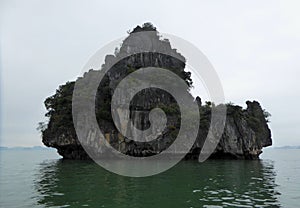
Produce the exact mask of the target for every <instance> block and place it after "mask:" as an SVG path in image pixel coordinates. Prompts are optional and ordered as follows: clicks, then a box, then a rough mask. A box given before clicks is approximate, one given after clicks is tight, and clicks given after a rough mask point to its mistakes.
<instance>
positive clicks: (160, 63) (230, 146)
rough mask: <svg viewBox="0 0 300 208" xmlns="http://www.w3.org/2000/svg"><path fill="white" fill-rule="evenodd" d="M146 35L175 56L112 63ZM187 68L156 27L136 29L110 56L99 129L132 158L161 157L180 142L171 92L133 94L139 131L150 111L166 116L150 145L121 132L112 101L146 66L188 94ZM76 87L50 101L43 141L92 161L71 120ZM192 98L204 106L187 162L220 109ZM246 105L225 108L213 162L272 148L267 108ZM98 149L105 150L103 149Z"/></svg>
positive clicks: (84, 80) (144, 55)
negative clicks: (175, 80)
mask: <svg viewBox="0 0 300 208" xmlns="http://www.w3.org/2000/svg"><path fill="white" fill-rule="evenodd" d="M141 31H150V32H151V34H152V35H151V37H149V40H150V42H151V45H159V47H161V48H164V50H166V51H168V52H170V53H171V54H172V56H169V55H166V54H162V53H156V52H140V53H136V54H134V55H130V56H122V57H124V58H122V59H121V61H118V62H117V63H116V64H113V65H112V64H111V63H113V62H114V60H115V59H116V58H117V57H119V56H121V55H122V54H123V55H124V54H126V53H127V52H128V50H134V48H133V47H132V46H131V41H132V39H134V35H133V34H134V33H138V32H141ZM185 64H186V63H185V58H184V56H183V55H181V54H180V53H178V52H177V51H176V49H174V48H172V47H171V44H170V42H169V41H168V40H166V39H161V37H160V36H159V33H158V32H157V30H156V28H155V27H154V26H153V25H152V24H151V23H145V24H144V25H142V26H137V27H136V28H134V29H133V30H132V31H131V32H129V35H128V37H127V38H126V39H125V40H124V41H123V43H122V45H121V46H120V48H116V51H115V54H114V55H107V56H106V58H105V63H104V64H103V65H102V68H105V67H108V68H110V69H109V71H108V73H106V74H105V75H104V78H103V79H102V81H101V83H100V84H99V87H98V90H97V95H96V102H95V108H96V109H95V114H96V118H97V122H98V125H99V128H100V130H101V131H102V132H103V134H104V135H105V139H106V140H107V141H108V142H109V144H110V145H111V146H112V147H113V148H115V149H116V150H118V151H119V152H122V153H123V154H127V155H130V156H135V157H146V156H151V155H155V154H158V153H160V152H161V151H163V150H164V149H166V148H167V147H168V146H169V145H170V144H171V143H172V142H173V141H174V139H176V136H177V134H178V130H179V127H180V110H179V107H178V105H177V103H176V100H175V99H174V97H173V96H172V95H171V94H169V93H168V92H165V91H163V90H161V89H158V88H150V89H144V90H142V91H140V92H139V93H137V94H136V95H135V96H134V98H133V100H132V102H131V104H130V109H131V111H130V118H131V119H132V121H133V124H134V125H135V126H136V127H137V128H138V129H140V130H145V129H148V128H149V126H150V124H149V123H150V121H149V112H150V111H151V109H153V108H157V107H158V108H160V109H162V110H163V111H164V112H165V114H166V116H167V123H166V128H165V129H164V130H163V133H162V134H160V135H159V136H158V138H157V139H156V140H153V141H151V142H136V141H132V140H130V139H128V138H126V137H124V136H123V135H122V134H120V133H119V132H118V130H117V128H116V126H115V124H114V121H113V119H112V116H111V99H112V95H113V93H114V89H115V87H116V86H117V85H118V83H120V81H121V80H122V79H123V78H124V77H126V76H127V75H128V74H130V73H132V72H134V71H136V70H138V69H140V68H145V67H160V68H163V69H167V70H170V71H172V72H173V73H175V74H177V75H178V76H179V77H180V78H182V79H183V80H184V81H185V82H186V84H187V88H186V89H183V90H185V91H186V92H187V93H189V89H190V87H192V85H193V82H192V79H191V73H190V72H188V71H185ZM98 73H102V72H101V71H98V70H93V69H91V70H90V71H89V72H87V73H85V74H84V76H83V77H80V78H78V79H77V80H76V82H80V83H81V84H83V85H88V83H89V81H90V80H91V79H93V77H95V76H96V75H97V74H98ZM74 86H75V82H67V83H66V84H64V85H62V86H59V88H58V89H57V91H56V93H55V94H54V95H53V96H50V97H48V98H47V99H46V100H45V107H46V109H47V111H48V112H47V113H46V115H45V116H46V117H47V118H48V121H47V123H40V130H41V132H42V141H43V143H44V144H45V145H46V146H48V147H53V148H56V149H57V151H58V153H59V154H60V155H61V156H63V158H66V159H89V158H90V157H89V155H88V154H87V153H86V151H85V150H84V148H83V147H82V145H81V143H80V142H79V140H78V138H77V135H76V131H75V128H74V120H73V116H72V96H73V90H74ZM181 90H182V89H181ZM189 96H190V98H191V99H193V100H194V102H196V103H197V105H198V107H199V114H200V125H199V131H198V135H197V138H196V141H195V143H194V145H193V146H192V148H191V149H190V151H189V153H188V154H187V155H186V156H185V158H186V159H197V158H198V156H199V153H200V152H201V149H202V147H203V144H204V141H205V139H206V137H207V134H208V130H209V126H210V120H211V111H212V108H215V107H216V106H215V105H214V103H212V102H205V103H202V101H201V98H200V97H196V98H193V96H192V95H191V94H189ZM246 104H247V108H246V109H243V108H242V107H240V106H237V105H234V104H231V103H229V104H226V107H227V116H226V123H225V127H224V131H223V134H222V136H221V139H220V141H219V143H218V145H217V147H216V149H215V150H214V152H213V154H211V156H210V158H231V159H258V158H259V155H260V154H261V153H262V148H263V147H267V146H270V145H272V139H271V131H270V129H269V127H268V117H269V116H270V114H269V113H268V112H267V111H265V110H263V109H262V107H261V105H260V104H259V103H258V102H257V101H247V102H246ZM87 119H88V118H87ZM88 133H89V132H88ZM88 133H87V134H88ZM187 136H188V135H187ZM94 139H95V138H93V140H94ZM99 148H100V149H101V147H99Z"/></svg>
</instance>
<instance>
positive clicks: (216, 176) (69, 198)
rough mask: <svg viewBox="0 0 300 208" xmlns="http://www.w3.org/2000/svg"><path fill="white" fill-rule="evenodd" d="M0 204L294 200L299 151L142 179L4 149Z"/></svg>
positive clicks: (299, 190) (183, 166)
mask: <svg viewBox="0 0 300 208" xmlns="http://www.w3.org/2000/svg"><path fill="white" fill-rule="evenodd" d="M0 157H1V163H0V168H1V172H0V174H1V181H0V207H3V208H10V207H13V208H17V207H22V208H23V207H25V208H26V207H112V208H118V207H129V208H139V207H143V208H147V207H149V208H150V207H151V208H152V207H172V208H176V207H187V208H191V207H299V205H300V150H281V149H266V150H265V152H264V153H263V155H262V159H261V160H259V161H241V160H208V161H206V162H204V163H198V162H197V161H182V162H180V163H179V164H177V165H176V166H175V167H173V168H171V169H170V170H168V171H166V172H164V173H162V174H159V175H155V176H151V177H146V178H130V177H123V176H119V175H116V174H113V173H110V172H108V171H106V170H105V169H103V168H101V167H99V166H98V165H96V164H95V163H93V162H88V161H68V160H62V159H60V158H59V156H58V155H57V154H56V152H55V151H49V150H1V151H0Z"/></svg>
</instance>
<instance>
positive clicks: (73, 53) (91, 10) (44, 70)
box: [0, 0, 300, 147]
mask: <svg viewBox="0 0 300 208" xmlns="http://www.w3.org/2000/svg"><path fill="white" fill-rule="evenodd" d="M299 11H300V2H299V1H276V0H274V1H273V0H272V1H271V0H266V1H258V0H254V1H238V0H236V1H229V0H225V1H218V2H217V1H198V0H191V1H179V0H168V1H159V0H151V1H147V2H146V1H137V0H132V1H118V2H117V1H95V0H91V1H78V0H64V1H59V0H51V1H50V0H45V1H38V0H29V1H21V0H19V1H16V0H2V1H1V3H0V14H1V16H0V18H1V24H0V25H1V28H0V37H1V39H0V41H1V42H0V46H1V51H0V63H1V65H0V67H1V72H0V73H1V141H0V145H1V146H9V147H11V146H36V145H42V142H41V136H40V133H39V132H38V131H37V130H36V127H37V124H38V122H40V121H45V120H46V118H45V117H44V114H45V112H46V110H45V108H44V104H43V102H44V100H45V98H46V97H48V96H50V95H53V94H54V93H55V90H56V89H57V88H58V86H59V85H61V84H64V83H65V82H67V81H70V80H75V79H76V77H77V76H78V75H79V74H80V72H81V70H82V68H83V66H84V65H85V64H86V62H87V61H88V59H89V58H90V57H91V56H92V55H93V54H94V53H95V52H96V51H97V50H98V49H99V48H101V47H102V46H104V45H105V44H107V43H109V42H111V41H112V40H115V39H117V38H120V37H122V36H124V35H126V34H127V33H126V31H128V30H130V29H133V28H134V27H135V26H136V25H138V24H139V25H141V24H143V23H144V22H152V23H153V24H154V26H156V27H157V29H158V31H159V32H162V33H169V34H173V35H176V36H179V37H181V38H183V39H185V40H187V41H189V42H191V43H193V44H194V45H195V46H197V47H198V48H199V49H200V50H201V51H202V52H203V53H204V54H205V55H206V56H207V58H208V59H209V60H210V62H211V63H212V64H213V66H214V68H215V70H216V72H217V73H218V75H219V78H220V80H221V83H222V85H223V90H224V93H225V99H226V102H233V103H235V104H238V105H241V106H243V107H245V106H246V105H245V102H246V100H257V101H259V102H260V103H261V105H262V107H263V108H265V109H266V110H267V111H268V112H270V113H271V114H272V117H271V118H270V120H271V123H270V127H271V130H272V138H273V142H274V146H284V145H300V132H299V130H298V125H299V124H300V113H299V111H298V108H297V107H298V105H299V103H300V96H299V95H300V84H299V75H300V63H299V58H300V13H299ZM171 44H172V43H171ZM112 53H113V51H112ZM183 55H184V54H183ZM194 85H197V83H194ZM199 96H200V97H201V95H199Z"/></svg>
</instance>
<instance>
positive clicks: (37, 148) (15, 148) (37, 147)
mask: <svg viewBox="0 0 300 208" xmlns="http://www.w3.org/2000/svg"><path fill="white" fill-rule="evenodd" d="M0 150H47V151H48V150H53V149H52V148H47V147H43V146H33V147H3V146H0Z"/></svg>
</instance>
